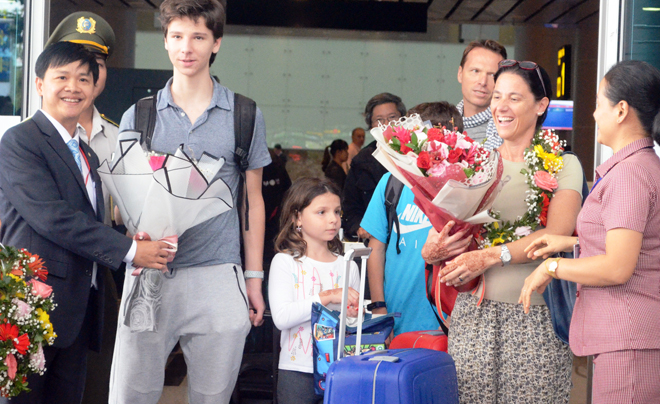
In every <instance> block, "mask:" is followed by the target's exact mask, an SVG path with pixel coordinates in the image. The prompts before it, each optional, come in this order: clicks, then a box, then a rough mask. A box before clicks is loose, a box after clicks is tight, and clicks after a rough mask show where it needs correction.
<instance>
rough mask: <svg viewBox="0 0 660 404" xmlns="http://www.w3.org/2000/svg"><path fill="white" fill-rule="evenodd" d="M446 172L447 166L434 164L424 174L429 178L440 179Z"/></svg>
mask: <svg viewBox="0 0 660 404" xmlns="http://www.w3.org/2000/svg"><path fill="white" fill-rule="evenodd" d="M445 172H447V166H446V165H444V164H434V165H433V167H431V168H430V169H429V170H428V171H427V172H426V173H427V174H428V175H429V176H431V177H442V176H443V175H445Z"/></svg>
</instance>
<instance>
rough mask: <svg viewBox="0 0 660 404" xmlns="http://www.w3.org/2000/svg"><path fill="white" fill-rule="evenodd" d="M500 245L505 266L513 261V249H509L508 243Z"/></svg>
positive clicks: (501, 257) (501, 259)
mask: <svg viewBox="0 0 660 404" xmlns="http://www.w3.org/2000/svg"><path fill="white" fill-rule="evenodd" d="M500 247H501V248H502V252H501V253H500V261H502V266H504V267H505V266H507V265H509V264H510V263H511V251H509V247H507V246H506V244H502V245H501V246H500Z"/></svg>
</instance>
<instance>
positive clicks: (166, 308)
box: [110, 264, 250, 404]
mask: <svg viewBox="0 0 660 404" xmlns="http://www.w3.org/2000/svg"><path fill="white" fill-rule="evenodd" d="M130 271H132V270H130ZM134 279H135V277H133V276H131V273H130V272H127V273H126V280H125V282H124V295H123V299H122V302H121V308H120V314H119V326H118V329H117V341H116V343H115V351H114V356H113V361H112V373H111V376H110V404H156V403H157V402H158V400H159V399H160V396H161V393H162V390H163V382H164V376H165V362H166V360H167V357H168V356H169V354H170V352H171V351H172V349H173V348H174V346H175V345H176V343H177V342H180V344H181V348H182V350H183V354H184V358H185V360H186V365H187V366H188V399H189V401H190V404H202V403H203V404H206V403H214V404H215V403H219V404H222V403H229V400H230V398H231V394H232V391H233V389H234V385H235V384H236V378H237V377H238V371H239V368H240V365H241V359H242V355H243V347H244V345H245V337H246V336H247V334H248V332H249V331H250V321H249V316H248V305H247V294H246V291H245V280H244V278H243V271H242V270H241V267H240V266H238V265H235V264H223V265H215V266H207V267H197V268H185V269H174V270H172V273H171V274H166V276H165V281H164V283H163V287H162V291H163V299H162V305H161V308H160V313H159V315H158V331H157V332H137V333H134V332H131V331H130V329H129V328H128V327H127V326H126V325H124V316H123V315H124V312H125V311H124V310H125V307H124V306H125V304H126V300H127V298H128V296H129V294H130V291H131V290H132V287H133V282H134Z"/></svg>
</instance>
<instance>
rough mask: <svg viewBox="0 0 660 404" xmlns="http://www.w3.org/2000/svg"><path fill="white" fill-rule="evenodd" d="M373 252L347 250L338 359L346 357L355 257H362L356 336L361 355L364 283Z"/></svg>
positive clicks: (359, 249) (358, 249)
mask: <svg viewBox="0 0 660 404" xmlns="http://www.w3.org/2000/svg"><path fill="white" fill-rule="evenodd" d="M370 254H371V248H356V249H354V250H353V249H352V250H348V251H346V253H345V254H344V262H345V263H346V271H345V272H344V287H343V289H342V294H341V315H340V316H339V343H338V344H337V360H340V359H341V358H343V357H344V345H346V312H347V311H348V310H347V308H348V307H347V306H348V288H349V286H350V279H351V262H352V261H353V258H357V257H360V261H361V262H360V264H361V265H360V266H361V268H360V304H359V306H358V323H357V336H356V338H355V355H360V351H361V349H360V347H361V343H362V322H363V321H364V318H363V314H364V283H365V280H366V275H367V259H369V255H370Z"/></svg>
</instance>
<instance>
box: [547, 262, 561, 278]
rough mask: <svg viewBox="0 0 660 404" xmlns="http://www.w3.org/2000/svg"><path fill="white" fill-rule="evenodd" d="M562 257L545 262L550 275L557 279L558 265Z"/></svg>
mask: <svg viewBox="0 0 660 404" xmlns="http://www.w3.org/2000/svg"><path fill="white" fill-rule="evenodd" d="M560 259H561V258H550V260H552V261H550V260H548V261H550V262H547V261H546V263H545V266H546V268H548V275H550V276H552V277H553V278H555V279H557V267H559V260H560Z"/></svg>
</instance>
